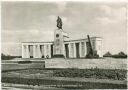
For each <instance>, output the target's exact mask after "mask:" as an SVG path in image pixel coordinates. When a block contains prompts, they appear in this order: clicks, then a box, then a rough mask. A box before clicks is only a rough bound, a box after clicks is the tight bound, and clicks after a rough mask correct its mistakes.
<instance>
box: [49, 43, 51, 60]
mask: <svg viewBox="0 0 128 90" xmlns="http://www.w3.org/2000/svg"><path fill="white" fill-rule="evenodd" d="M49 58H51V44H49Z"/></svg>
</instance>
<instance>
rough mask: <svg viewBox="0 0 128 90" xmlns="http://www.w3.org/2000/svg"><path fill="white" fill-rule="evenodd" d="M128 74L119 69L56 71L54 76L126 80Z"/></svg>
mask: <svg viewBox="0 0 128 90" xmlns="http://www.w3.org/2000/svg"><path fill="white" fill-rule="evenodd" d="M126 75H127V72H126V70H119V69H114V70H110V69H98V68H94V69H64V70H54V72H53V76H57V77H85V78H97V79H114V80H125V79H126Z"/></svg>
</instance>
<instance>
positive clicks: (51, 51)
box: [22, 16, 103, 58]
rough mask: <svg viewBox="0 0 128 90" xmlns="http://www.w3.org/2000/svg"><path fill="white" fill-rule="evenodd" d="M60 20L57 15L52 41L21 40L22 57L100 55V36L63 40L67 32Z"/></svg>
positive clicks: (84, 56)
mask: <svg viewBox="0 0 128 90" xmlns="http://www.w3.org/2000/svg"><path fill="white" fill-rule="evenodd" d="M62 24H63V23H62V20H61V18H60V17H59V16H58V18H57V29H56V30H55V31H54V41H51V42H22V58H54V57H59V58H60V57H61V58H62V57H63V58H86V57H94V56H99V57H102V56H103V55H102V45H103V44H102V38H101V37H89V36H88V38H83V39H77V40H65V37H67V33H65V32H64V30H63V28H62Z"/></svg>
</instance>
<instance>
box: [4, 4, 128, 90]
mask: <svg viewBox="0 0 128 90" xmlns="http://www.w3.org/2000/svg"><path fill="white" fill-rule="evenodd" d="M8 3H10V2H8ZM32 3H33V2H32ZM23 4H25V3H23ZM23 4H21V5H20V6H18V3H16V7H15V8H16V12H14V16H12V14H11V15H10V17H11V18H12V21H13V22H11V23H13V24H14V22H17V21H18V20H19V16H20V14H19V12H18V9H20V8H21V9H22V8H23V6H24V5H23ZM28 4H29V3H27V4H26V6H25V7H27V8H29V9H30V8H33V9H32V10H30V11H31V12H33V10H35V12H33V13H36V15H37V17H36V18H34V19H35V21H33V22H34V24H30V21H31V20H32V19H33V18H32V17H31V14H30V12H28V11H29V9H24V10H23V11H26V10H28V11H26V13H27V15H28V17H26V18H29V17H30V19H28V21H29V20H30V21H29V24H30V26H32V25H35V24H37V22H36V19H37V18H38V19H39V17H38V14H39V13H37V12H43V11H48V13H49V9H46V10H45V9H44V7H45V4H43V3H41V4H40V2H39V3H38V4H37V7H36V9H35V7H34V6H33V7H31V5H32V4H30V6H29V5H28ZM8 5H9V4H7V11H6V14H8V12H9V8H10V7H13V5H12V6H10V7H8ZM22 5H23V6H22ZM27 5H28V6H27ZM43 5H44V7H43V8H41V9H39V6H41V7H42V6H43ZM47 5H49V6H50V4H46V6H47ZM81 5H82V3H81V4H80V7H81ZM83 5H84V4H83ZM90 5H91V4H89V6H90ZM3 6H4V4H3ZM5 6H6V5H5ZM71 6H72V4H71ZM84 6H86V5H84ZM76 7H77V5H76ZM87 7H88V6H87ZM51 8H53V7H52V6H51ZM77 8H78V7H77ZM91 8H92V7H91ZM38 10H39V11H38ZM40 10H41V11H40ZM55 10H56V9H55ZM71 10H72V9H71ZM82 10H83V9H82ZM82 10H81V11H82ZM89 10H90V9H87V11H89ZM94 10H95V9H94ZM19 11H20V10H19ZM53 11H54V10H53ZM78 11H79V10H78ZM12 12H13V10H12ZM12 12H11V11H10V13H12ZM54 12H55V11H54ZM82 12H83V11H82ZM20 13H22V12H20ZM96 13H97V12H96ZM43 14H45V13H41V16H40V17H42V15H43ZM89 14H90V13H89ZM4 15H5V13H4ZM4 15H3V16H4ZM49 15H51V13H50V14H49ZM90 15H91V14H90ZM90 15H89V16H90ZM15 16H18V20H17V21H15V19H14V18H15ZM23 16H25V15H23ZM23 16H22V15H21V17H22V18H21V19H23V18H25V17H23ZM51 16H52V15H51ZM53 16H55V15H53ZM62 16H63V15H62ZM80 16H81V15H80ZM80 16H79V17H77V18H78V19H79V18H80ZM92 16H93V15H92ZM8 17H9V14H8ZM44 17H45V16H44ZM44 17H43V18H44ZM67 17H68V16H67ZM71 17H72V14H71ZM71 17H68V19H71ZM26 18H25V19H26ZM87 18H89V17H87ZM87 18H86V19H85V18H84V19H85V20H88V19H87ZM4 19H5V17H4ZM4 19H3V20H4ZM13 19H14V20H13ZM25 19H23V20H21V22H22V23H21V22H20V24H21V26H22V24H23V22H25V21H24V20H25ZM55 19H56V20H54V23H55V25H56V26H55V28H56V29H55V30H54V29H53V28H52V30H51V31H53V33H54V36H53V37H52V38H53V41H50V42H49V41H48V42H47V41H46V42H38V41H37V40H35V41H32V42H29V41H30V40H31V37H24V36H20V37H19V38H18V39H20V40H19V41H20V44H19V47H20V50H19V52H20V57H18V56H14V57H11V56H7V57H9V58H6V59H3V60H1V84H2V85H1V87H2V90H74V89H75V90H85V89H88V90H89V89H127V59H126V58H113V57H104V55H103V50H104V48H103V45H104V36H103V37H99V36H96V35H95V33H94V36H92V35H91V34H86V33H87V32H86V29H85V28H84V29H85V31H82V33H84V34H85V37H84V38H82V39H74V40H72V39H71V38H70V36H69V35H68V29H67V30H65V29H64V27H65V26H64V23H63V21H64V20H63V18H61V15H60V16H58V17H57V16H56V17H55ZM91 19H92V18H91ZM49 20H51V18H50V19H49ZM49 20H47V21H46V19H45V20H44V21H43V20H42V21H41V20H39V21H40V23H41V24H40V23H38V24H40V25H41V26H42V27H43V25H42V23H43V24H44V25H45V24H49ZM105 20H108V19H106V18H105ZM5 21H6V20H5ZM79 21H81V19H80V20H79ZM92 21H93V20H92ZM8 22H9V21H8ZM44 22H47V23H44ZM87 22H88V21H87ZM106 22H107V21H106ZM4 23H6V24H7V22H4ZM9 23H10V22H9ZM17 23H19V22H17ZM17 23H16V24H14V27H19V26H18V24H17ZM13 24H11V25H12V26H13ZM29 24H26V25H25V24H24V25H25V26H27V25H29ZM72 24H73V23H72ZM80 24H83V22H80ZM86 24H87V23H86ZM94 24H96V23H94ZM11 25H9V26H11ZM24 25H23V27H25V26H24ZM96 25H97V24H96ZM98 25H99V26H97V27H98V28H97V29H99V28H100V27H101V26H102V25H101V23H100V24H99V23H98ZM5 26H6V25H5ZM53 26H54V25H53ZM71 26H72V25H71ZM74 26H75V25H74ZM91 26H92V27H93V25H92V24H91ZM23 27H22V28H23ZM42 27H41V29H42ZM76 27H78V26H76ZM83 27H84V24H83ZM88 27H90V26H88ZM108 27H109V26H108ZM19 28H20V29H21V27H19ZM33 28H34V27H32V29H33ZM35 28H36V30H37V29H38V25H37V26H36V25H35ZM41 29H40V30H41ZM74 29H75V28H74ZM84 29H83V30H84ZM103 29H104V27H103ZM22 30H23V29H22ZM26 30H28V29H25V30H24V31H22V32H24V33H26V32H27V31H26ZM76 30H77V29H76ZM89 30H90V29H89ZM101 30H102V29H101ZM7 31H9V30H7ZM7 31H6V33H7ZM28 31H29V30H28ZM44 31H45V30H43V31H42V32H44ZM65 31H67V32H65ZM9 32H10V31H9ZM16 32H17V31H16ZM18 32H19V31H18ZM92 32H93V30H92ZM95 32H100V31H99V30H98V31H95ZM6 33H5V34H6ZM32 33H34V32H32ZM70 33H71V32H70ZM20 34H21V33H20ZM7 35H8V34H7ZM7 35H5V36H7ZM18 35H19V34H18ZM21 35H24V34H21ZM27 35H28V34H27ZM29 35H31V34H29ZM38 35H39V33H37V35H35V36H38ZM41 35H42V33H41V34H40V35H39V37H38V39H39V38H41V39H42V40H43V39H44V38H42V37H43V36H41ZM43 35H44V34H43ZM113 36H114V35H113ZM47 37H51V36H48V35H47ZM5 38H7V37H5ZM9 38H10V37H9ZM13 38H17V37H16V36H14V37H13ZM23 38H24V39H23ZM26 38H29V40H28V41H27V40H26ZM33 38H36V37H34V36H33ZM41 39H40V40H41ZM108 39H109V40H110V39H112V38H111V37H110V38H108ZM25 40H26V41H25ZM32 40H33V39H32ZM112 40H113V39H112ZM8 41H9V39H8ZM14 46H15V45H14ZM113 46H116V45H114V44H113ZM2 48H4V46H3V47H2ZM5 50H6V48H5ZM10 50H12V49H10ZM13 50H14V49H13ZM7 51H9V50H7ZM16 51H17V50H16ZM10 57H11V58H10Z"/></svg>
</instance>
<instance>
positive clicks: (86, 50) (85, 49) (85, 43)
mask: <svg viewBox="0 0 128 90" xmlns="http://www.w3.org/2000/svg"><path fill="white" fill-rule="evenodd" d="M84 43H85V44H84V47H85V53H84V57H86V54H87V46H86V41H85V42H84Z"/></svg>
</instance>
